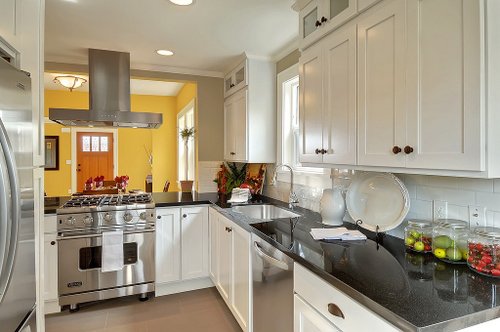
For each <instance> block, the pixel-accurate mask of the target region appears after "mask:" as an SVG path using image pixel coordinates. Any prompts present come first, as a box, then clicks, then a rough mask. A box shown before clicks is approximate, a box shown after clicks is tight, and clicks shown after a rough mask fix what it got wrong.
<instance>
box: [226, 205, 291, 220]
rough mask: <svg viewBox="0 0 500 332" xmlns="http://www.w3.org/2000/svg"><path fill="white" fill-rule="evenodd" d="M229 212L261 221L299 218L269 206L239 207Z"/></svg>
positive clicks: (289, 212) (284, 210)
mask: <svg viewBox="0 0 500 332" xmlns="http://www.w3.org/2000/svg"><path fill="white" fill-rule="evenodd" d="M231 210H233V211H234V212H238V213H241V214H244V215H245V216H247V217H248V218H250V219H257V220H262V221H271V220H275V219H284V218H297V217H300V214H297V213H295V212H292V211H289V210H286V209H283V208H280V207H277V206H275V205H271V204H263V205H239V206H235V207H232V208H231Z"/></svg>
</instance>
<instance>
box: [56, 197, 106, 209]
mask: <svg viewBox="0 0 500 332" xmlns="http://www.w3.org/2000/svg"><path fill="white" fill-rule="evenodd" d="M101 200H102V197H100V196H75V197H71V199H70V200H69V201H67V202H66V203H64V205H63V208H70V207H87V206H88V207H90V206H99V205H100V203H101Z"/></svg>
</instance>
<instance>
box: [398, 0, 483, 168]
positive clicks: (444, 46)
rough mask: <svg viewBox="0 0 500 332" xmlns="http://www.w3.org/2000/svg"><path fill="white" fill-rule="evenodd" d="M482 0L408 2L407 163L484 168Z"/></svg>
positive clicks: (419, 165) (412, 166) (417, 165)
mask: <svg viewBox="0 0 500 332" xmlns="http://www.w3.org/2000/svg"><path fill="white" fill-rule="evenodd" d="M480 7H481V4H480V1H468V0H440V1H432V0H420V1H408V60H407V66H408V79H407V88H408V111H409V113H408V138H407V145H409V146H411V147H413V149H414V151H413V153H411V154H409V155H408V158H407V164H406V166H407V167H411V168H429V169H453V170H470V171H482V170H484V166H485V165H484V153H485V146H484V143H483V142H482V127H481V117H482V113H483V111H482V107H481V100H480V99H481V97H480V89H481V86H482V83H481V38H482V34H481V23H480V17H481V12H480Z"/></svg>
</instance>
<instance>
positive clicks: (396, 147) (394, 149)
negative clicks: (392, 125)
mask: <svg viewBox="0 0 500 332" xmlns="http://www.w3.org/2000/svg"><path fill="white" fill-rule="evenodd" d="M400 152H401V148H400V147H399V146H397V145H396V146H395V147H393V148H392V153H394V154H398V153H400Z"/></svg>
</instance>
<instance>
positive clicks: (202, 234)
mask: <svg viewBox="0 0 500 332" xmlns="http://www.w3.org/2000/svg"><path fill="white" fill-rule="evenodd" d="M156 218H157V219H156V248H155V249H156V250H155V270H156V276H155V293H156V296H161V295H167V294H173V293H178V292H184V291H188V290H194V289H199V288H205V287H209V286H211V285H212V284H211V282H210V279H209V278H208V276H209V274H208V250H209V243H208V242H209V237H208V208H207V207H206V206H196V207H187V208H179V207H173V208H158V209H156Z"/></svg>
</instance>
